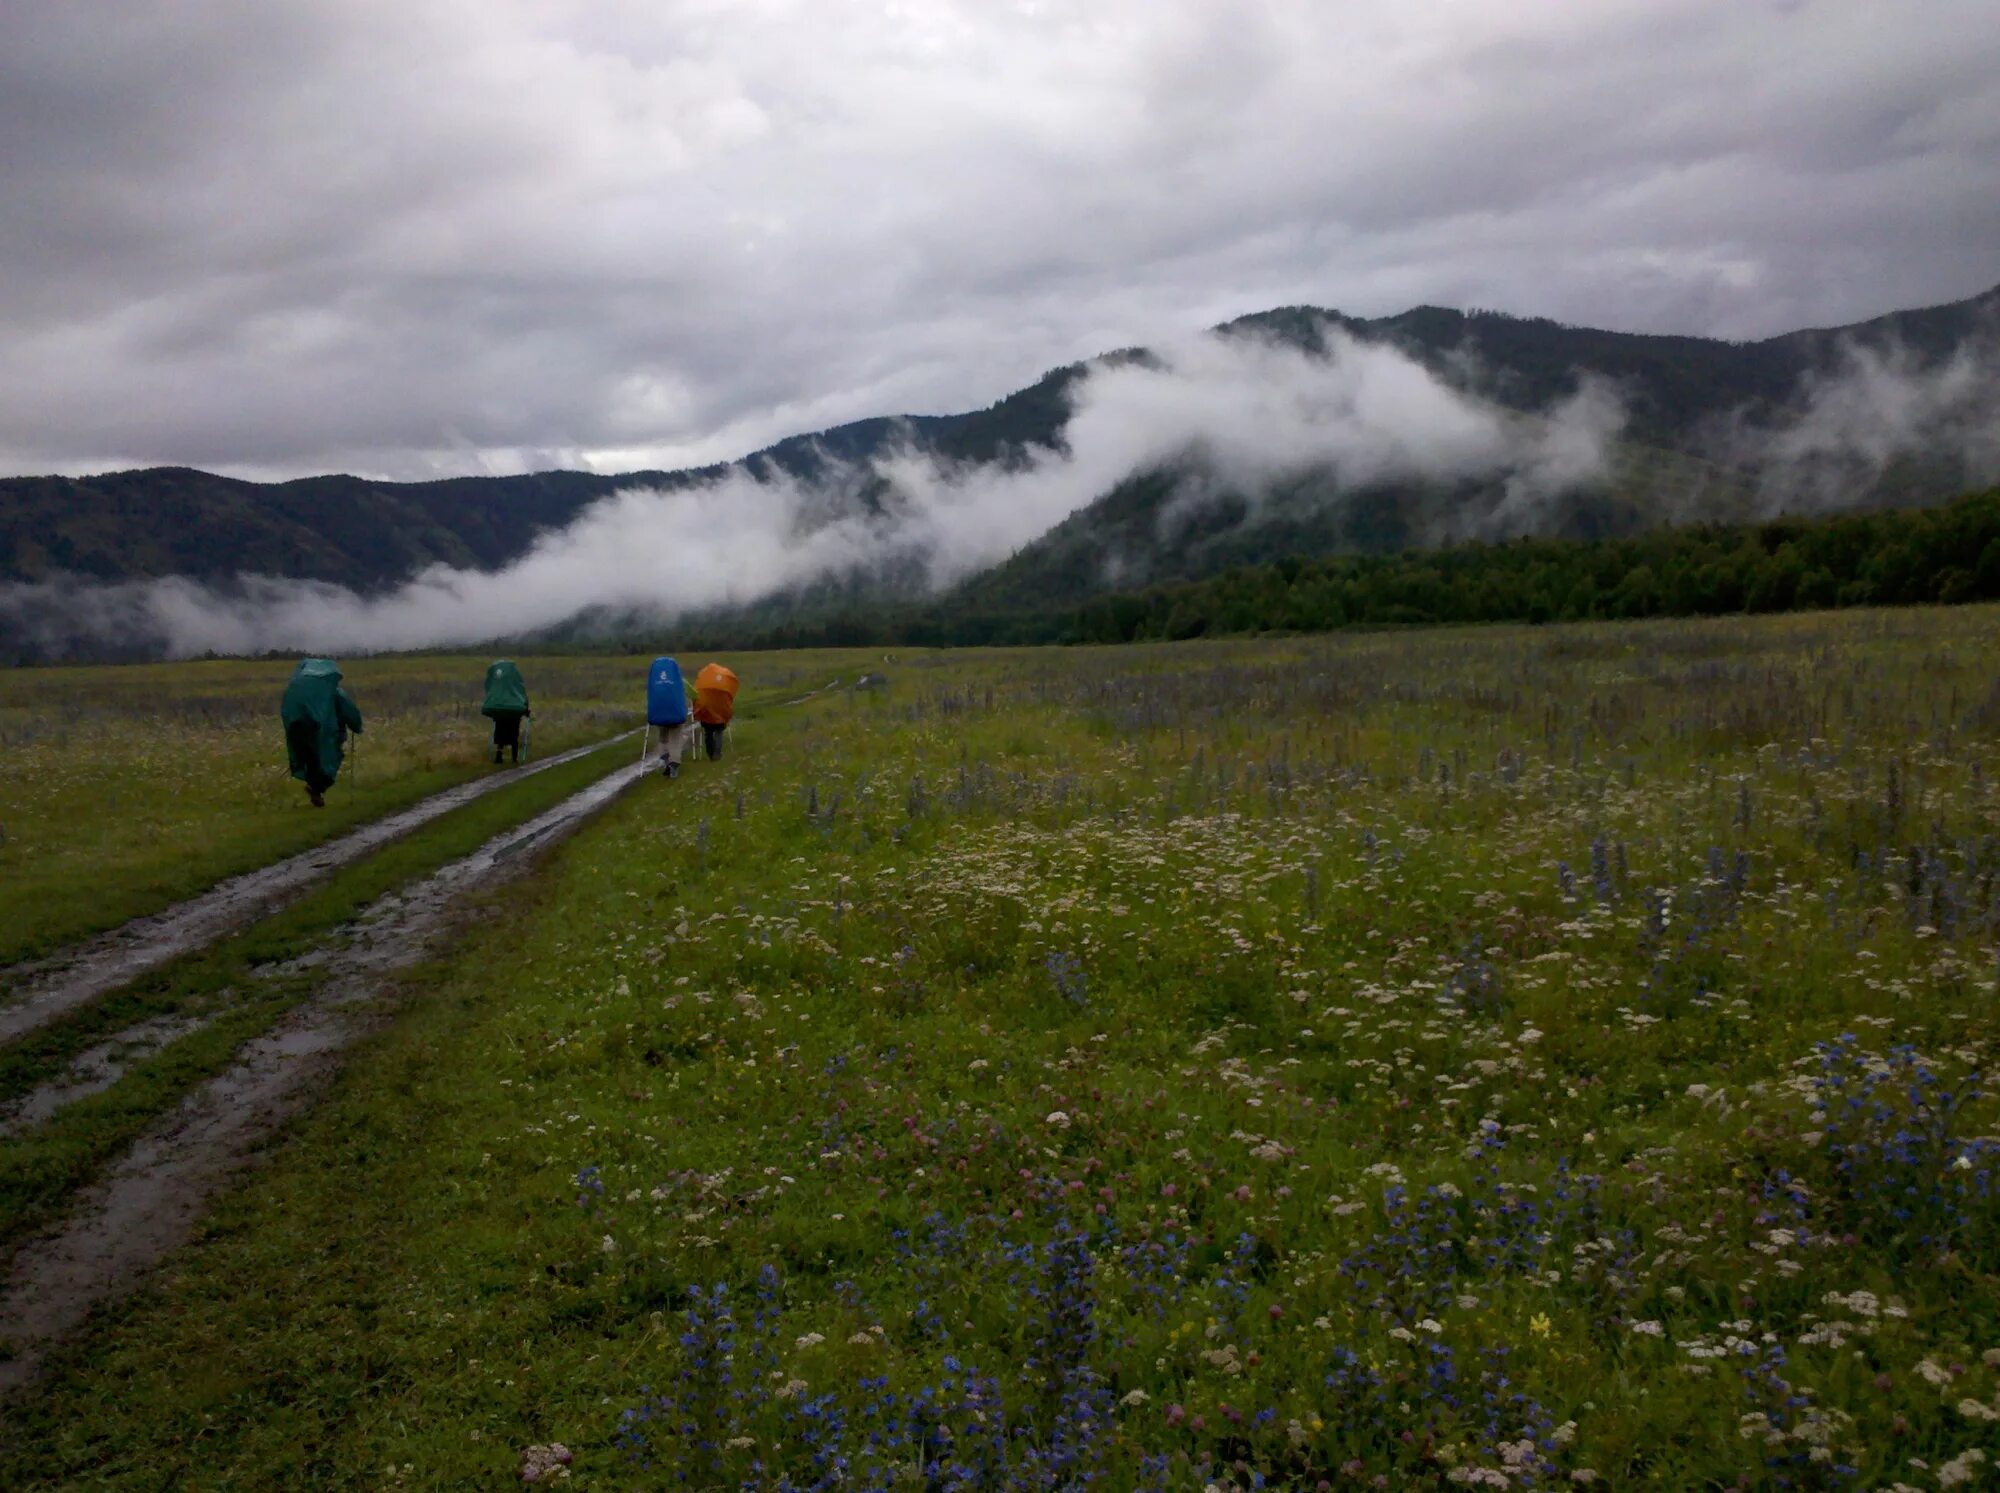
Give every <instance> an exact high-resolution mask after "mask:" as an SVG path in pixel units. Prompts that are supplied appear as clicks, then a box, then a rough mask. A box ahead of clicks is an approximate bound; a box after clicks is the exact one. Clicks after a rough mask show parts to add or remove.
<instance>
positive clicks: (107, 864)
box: [0, 653, 879, 967]
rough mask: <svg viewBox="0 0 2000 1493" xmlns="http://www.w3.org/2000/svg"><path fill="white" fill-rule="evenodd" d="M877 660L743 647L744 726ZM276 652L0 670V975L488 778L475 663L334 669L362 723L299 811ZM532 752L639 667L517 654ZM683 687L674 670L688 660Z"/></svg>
mask: <svg viewBox="0 0 2000 1493" xmlns="http://www.w3.org/2000/svg"><path fill="white" fill-rule="evenodd" d="M870 664H877V665H879V655H877V654H866V655H846V654H840V653H825V654H818V655H812V654H804V655H790V656H787V657H785V658H784V659H783V660H782V661H776V660H767V659H765V658H761V657H758V656H755V655H751V656H749V657H747V658H743V659H740V660H739V667H740V668H741V669H743V670H745V671H747V672H746V673H745V675H744V678H745V687H744V695H743V704H744V709H745V713H746V715H752V714H754V713H755V712H756V711H757V710H758V709H759V708H760V706H762V705H764V704H768V703H770V702H771V701H773V700H775V699H777V698H779V697H781V696H782V695H783V693H784V692H785V691H787V690H797V689H801V688H812V687H815V686H817V685H819V684H823V683H825V682H826V680H827V679H828V678H830V677H832V675H831V673H827V672H823V671H827V670H835V671H837V670H839V669H842V668H847V669H849V670H850V676H851V673H852V672H854V671H858V670H859V669H860V668H863V667H867V666H868V665H870ZM292 667H293V665H292V663H291V662H289V661H283V660H275V661H258V662H203V663H184V664H171V665H144V666H139V665H134V666H120V667H112V668H49V669H12V670H0V885H4V886H5V887H6V889H7V895H6V896H5V897H4V898H0V967H4V965H6V964H7V963H10V962H13V961H16V960H20V959H27V958H32V957H35V956H37V955H41V954H46V953H49V952H51V951H53V950H55V949H58V948H60V947H61V946H62V945H64V944H67V943H71V942H73V941H74V940H76V939H78V938H81V937H83V936H85V935H87V934H90V933H94V932H98V931H100V930H102V929H105V928H112V927H116V926H118V925H119V924H120V923H123V922H125V921H127V920H128V919H130V918H133V917H137V916H140V915H142V914H145V913H150V912H156V911H158V910H159V909H160V908H163V907H165V906H168V905H169V904H171V903H174V902H177V901H180V900H182V899H183V898H186V897H190V896H193V895H195V894H197V893H199V892H202V891H204V890H206V889H207V888H208V887H210V886H212V885H213V884H214V883H215V882H217V881H219V880H221V879H223V878H224V877H227V876H232V875H236V874H238V873H240V872H244V871H249V870H253V869H255V868H257V867H259V866H263V865H268V864H269V863H270V862H272V861H275V860H279V859H281V858H283V857H284V856H287V855H291V854H294V853H296V852H298V851H301V850H305V849H308V848H310V847H311V846H313V845H316V844H318V843H320V842H321V841H323V840H326V839H330V838H332V837H333V836H335V835H337V834H339V833H341V832H342V831H345V830H348V829H352V828H354V827H355V826H356V825H359V824H363V823H366V822H368V821H370V820H374V819H379V818H381V817H383V816H384V815H386V814H389V813H392V812H394V811H395V810H397V809H400V808H403V807H405V806H407V805H409V804H411V803H414V802H416V801H417V800H418V799H421V798H424V797H426V796H428V795H429V794H432V793H435V792H437V791H439V790H440V789H444V788H448V787H450V786H452V785H453V784H455V783H459V782H463V781H465V780H466V779H468V778H475V777H478V776H480V775H481V774H482V773H485V772H487V771H490V770H491V758H490V756H489V753H490V751H491V747H490V741H491V737H492V727H491V723H490V722H488V721H487V720H485V719H484V718H483V717H482V716H481V715H480V714H479V701H480V691H481V688H482V680H483V676H484V671H485V667H486V660H485V659H484V658H481V657H471V656H456V655H425V656H420V657H410V658H372V659H357V660H353V661H350V662H347V663H345V664H344V665H343V667H344V670H345V673H346V683H347V686H348V688H349V689H350V690H351V691H352V692H353V694H354V695H355V697H356V698H357V699H358V700H359V702H360V705H361V708H362V713H363V716H364V719H365V721H366V730H365V731H364V732H363V733H362V735H361V737H360V739H359V741H358V743H357V744H356V749H355V750H354V751H353V752H352V753H351V754H350V758H349V767H350V769H351V774H350V775H345V776H343V779H342V781H341V782H340V783H339V784H338V785H337V786H336V787H335V788H334V789H333V790H332V791H331V792H330V793H329V794H328V795H327V805H326V807H325V808H324V809H319V810H316V809H314V808H312V806H311V805H309V804H308V803H307V802H306V798H305V794H304V792H303V790H302V789H301V788H300V786H299V785H298V784H297V783H296V782H294V781H293V780H292V778H291V777H290V775H289V773H288V772H287V769H286V759H285V750H284V740H283V736H282V733H281V732H280V730H279V727H278V721H277V709H278V698H279V696H280V695H281V694H282V693H283V691H284V685H285V681H286V679H288V678H289V677H290V674H291V670H292ZM523 670H524V672H525V674H526V677H527V680H528V687H529V693H530V698H531V699H532V700H533V702H534V706H535V718H534V723H533V726H532V728H531V730H532V733H533V734H532V746H533V750H534V755H535V756H536V757H538V758H540V757H547V756H551V755H554V754H555V753H558V752H562V751H565V750H567V749H569V748H571V747H574V746H580V745H583V744H584V743H586V742H592V741H600V740H602V739H604V738H605V737H607V736H609V735H611V734H613V733H614V732H618V731H623V730H627V729H629V728H631V727H633V726H636V725H638V724H639V722H640V721H641V720H642V719H643V687H644V679H645V674H644V661H643V660H639V659H630V658H614V657H602V656H593V657H581V658H533V659H526V660H523ZM688 672H689V675H690V677H692V674H693V669H692V668H690V669H689V671H688Z"/></svg>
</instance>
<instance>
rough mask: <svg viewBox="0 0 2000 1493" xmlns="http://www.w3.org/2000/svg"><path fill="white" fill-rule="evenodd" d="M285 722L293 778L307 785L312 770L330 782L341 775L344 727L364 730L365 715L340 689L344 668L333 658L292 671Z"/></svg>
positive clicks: (281, 712)
mask: <svg viewBox="0 0 2000 1493" xmlns="http://www.w3.org/2000/svg"><path fill="white" fill-rule="evenodd" d="M278 718H279V719H280V720H281V721H283V722H284V723H285V745H286V748H287V749H288V751H289V754H290V756H291V766H292V776H293V777H295V778H297V779H298V780H299V781H300V782H305V781H306V780H307V778H308V776H309V774H308V767H309V766H310V767H316V768H317V769H318V772H319V776H321V777H323V778H325V779H327V780H328V781H329V782H330V781H332V780H333V779H334V778H337V777H339V776H340V759H341V756H342V748H343V741H342V737H343V734H344V733H343V728H345V730H347V731H359V730H360V729H361V712H360V710H359V709H357V708H356V707H355V704H354V701H353V700H352V699H351V698H350V697H349V696H348V693H347V691H346V690H344V689H342V688H341V687H340V665H339V664H337V663H335V662H334V661H333V660H332V659H330V658H308V659H306V660H304V661H303V662H301V663H300V664H299V666H298V668H296V669H294V670H293V671H292V678H291V682H290V683H288V684H287V685H286V686H285V695H284V698H283V699H282V700H281V701H279V703H278Z"/></svg>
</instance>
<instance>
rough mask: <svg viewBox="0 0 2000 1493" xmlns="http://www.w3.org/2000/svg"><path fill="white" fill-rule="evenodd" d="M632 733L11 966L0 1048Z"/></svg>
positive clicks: (2, 977) (411, 811) (1, 982)
mask: <svg viewBox="0 0 2000 1493" xmlns="http://www.w3.org/2000/svg"><path fill="white" fill-rule="evenodd" d="M632 734H633V733H632V732H621V733H620V734H619V735H618V736H612V737H607V738H606V739H605V740H604V741H599V742H593V743H591V744H590V745H589V746H582V747H577V748H575V749H574V750H573V751H568V752H563V753H560V754H559V755H557V756H554V757H550V758H547V759H546V760H544V761H541V762H537V763H535V764H534V765H533V766H531V767H522V768H518V769H516V770H515V771H512V772H504V773H496V774H494V775H492V776H491V777H485V778H478V779H475V780H474V781H472V782H469V783H461V784H460V785H459V786H458V787H456V788H447V789H446V790H445V791H444V792H442V793H437V794H433V795H432V796H431V797H429V798H427V799H424V800H423V801H422V802H420V803H416V804H412V805H411V806H410V807H409V808H407V809H402V810H399V811H398V812H396V813H394V814H390V815H388V816H386V817H385V818H382V819H378V820H376V821H375V822H374V823H372V824H364V825H362V826H361V828H359V829H356V830H352V831H350V832H348V833H347V834H345V835H342V836H341V837H340V838H338V839H335V840H329V841H327V842H326V843H325V844H323V845H317V846H315V847H313V848H312V849H311V850H307V851H303V852H301V853H300V854H298V855H294V856H291V857H289V858H288V859H285V860H282V861H277V862H274V863H273V864H271V865H269V866H266V867H264V868H263V869H262V870H258V871H251V872H247V873H246V874H244V875H242V876H234V877H231V878H230V879H229V880H227V881H222V882H217V883H216V884H215V885H214V886H213V887H211V888H210V889H209V890H208V891H206V892H203V893H202V894H201V895H200V896H199V897H194V898H190V899H189V900H188V901H186V902H181V903H177V904H176V905H174V906H173V907H169V908H167V909H166V910H165V911H164V912H159V913H155V914H153V915H152V916H150V917H143V918H135V919H133V920H132V921H131V922H129V923H127V924H125V926H124V927H122V928H118V929H115V930H113V931H112V932H110V933H105V934H101V935H99V936H98V937H96V938H93V939H88V940H86V941H85V942H83V943H81V944H78V945H76V946H75V947H74V948H71V949H69V950H66V951H65V952H63V953H61V954H58V955H56V956H54V957H53V958H50V959H45V960H39V961H36V962H35V963H32V964H21V965H16V966H14V967H13V968H12V969H9V970H7V971H5V972H4V974H0V1000H5V1001H6V1002H7V1004H5V1005H0V1044H5V1043H8V1042H13V1041H16V1040H18V1039H19V1038H21V1037H23V1036H25V1035H27V1034H28V1033H29V1032H32V1031H34V1030H36V1029H37V1028H38V1027H42V1026H46V1025H47V1024H48V1023H49V1022H51V1021H54V1020H55V1019H56V1018H57V1017H59V1016H62V1015H64V1014H65V1013H66V1012H69V1011H73V1010H75V1009H76V1008H77V1007H79V1006H82V1005H85V1004H87V1003H88V1002H90V1001H93V1000H95V999H97V998H98V997H99V996H101V995H104V994H107V993H108V992H110V991H113V990H116V989H117V988H118V987H119V986H121V985H125V984H128V983H130V982H131V981H133V980H135V979H137V978H138V977H139V976H141V975H144V974H148V973H150V972H151V971H153V970H156V969H158V968H160V966H162V965H164V964H166V963H168V962H170V961H171V960H174V959H178V958H180V957H181V956H182V955H183V954H190V953H193V952H194V951H195V950H197V949H202V948H206V947H207V946H208V945H209V944H212V943H214V942H215V941H216V940H218V939H220V938H223V937H225V936H227V935H228V934H231V933H234V932H236V931H238V930H239V929H241V928H245V927H247V926H248V925H249V924H251V923H253V922H255V921H256V920H257V919H258V918H261V917H267V916H269V915H270V914H271V913H273V912H275V911H277V910H278V909H279V908H281V907H284V906H286V905H287V904H288V903H291V902H295V901H297V900H298V899H299V898H300V897H302V896H303V895H304V894H305V893H306V892H308V891H309V890H311V889H312V888H313V887H314V886H315V885H317V884H318V883H320V882H322V881H324V880H326V879H327V878H328V877H329V876H331V875H332V874H333V873H334V872H335V871H337V870H339V869H340V868H341V867H342V866H346V865H349V864H351V863H352V862H354V861H357V860H359V859H360V858H361V857H362V856H364V855H367V854H369V853H370V852H372V851H376V850H380V849H381V848H382V847H383V846H384V845H387V844H388V843H390V842H391V841H392V840H398V839H401V838H402V837H403V836H404V835H407V834H409V833H410V832H411V831H412V830H414V829H418V828H420V827H421V826H423V825H425V824H428V823H430V822H431V821H432V820H433V819H436V818H438V817H439V816H441V815H444V814H449V813H450V812H451V811H452V810H453V809H456V808H461V807H463V806H464V805H466V804H469V803H471V802H472V801H473V800H474V799H476V798H481V797H484V796H485V795H486V794H488V793H492V792H495V791H496V790H498V789H501V788H504V787H506V786H507V785H508V784H509V783H518V782H519V781H520V780H521V779H522V778H525V777H532V776H534V775H535V774H536V773H538V772H547V771H548V770H549V769H550V768H552V767H559V766H561V765H562V764H563V763H565V762H574V761H575V760H576V759H577V758H578V757H581V756H583V755H584V754H586V753H588V752H594V751H596V750H597V749H598V748H599V747H601V746H604V745H607V744H608V743H609V742H612V741H619V740H622V739H623V738H624V737H625V736H629V735H632Z"/></svg>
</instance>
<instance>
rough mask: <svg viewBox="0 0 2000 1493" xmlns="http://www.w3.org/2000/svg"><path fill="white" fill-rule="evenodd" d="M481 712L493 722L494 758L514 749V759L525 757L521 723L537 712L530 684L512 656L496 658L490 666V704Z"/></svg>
mask: <svg viewBox="0 0 2000 1493" xmlns="http://www.w3.org/2000/svg"><path fill="white" fill-rule="evenodd" d="M479 713H480V714H481V715H484V716H488V717H491V719H492V721H493V760H494V761H495V762H498V761H499V760H500V754H501V752H502V751H505V750H507V749H509V748H512V750H513V753H514V760H515V761H516V762H519V761H520V760H521V722H522V721H523V720H524V719H526V718H527V717H528V716H531V715H533V714H534V711H532V710H530V709H529V708H528V684H527V681H526V680H524V679H523V678H522V677H521V671H520V669H518V668H517V667H515V664H514V660H512V659H511V658H496V659H494V660H493V662H492V663H490V664H488V665H487V666H486V703H485V704H483V705H481V706H480V707H479Z"/></svg>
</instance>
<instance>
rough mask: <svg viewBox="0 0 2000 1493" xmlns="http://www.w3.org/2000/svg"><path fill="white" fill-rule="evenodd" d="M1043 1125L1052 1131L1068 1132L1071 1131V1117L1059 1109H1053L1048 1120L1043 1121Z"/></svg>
mask: <svg viewBox="0 0 2000 1493" xmlns="http://www.w3.org/2000/svg"><path fill="white" fill-rule="evenodd" d="M1043 1123H1044V1124H1045V1125H1047V1126H1048V1127H1049V1128H1050V1129H1052V1130H1067V1129H1069V1116H1068V1115H1066V1114H1064V1113H1063V1112H1062V1111H1061V1110H1059V1109H1052V1110H1050V1111H1049V1117H1048V1119H1046V1120H1045V1121H1043Z"/></svg>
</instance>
